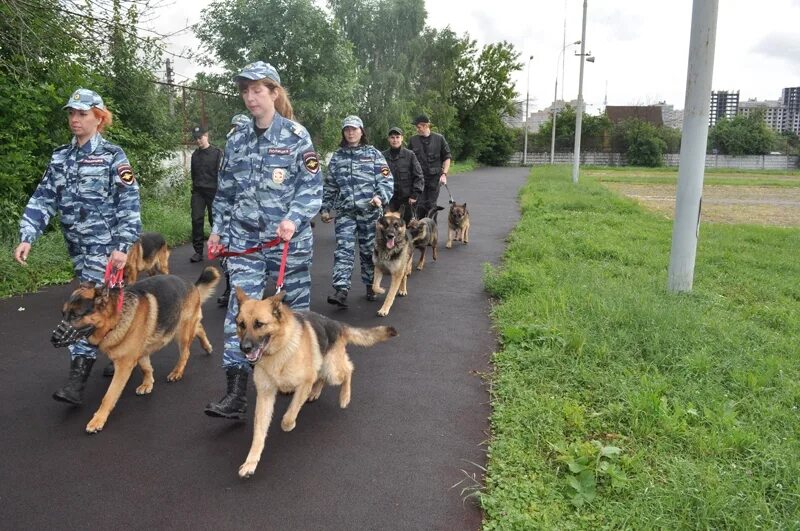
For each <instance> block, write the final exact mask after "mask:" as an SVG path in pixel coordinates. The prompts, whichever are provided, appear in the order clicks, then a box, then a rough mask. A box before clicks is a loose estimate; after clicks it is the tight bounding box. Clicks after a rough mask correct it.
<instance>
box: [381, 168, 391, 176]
mask: <svg viewBox="0 0 800 531" xmlns="http://www.w3.org/2000/svg"><path fill="white" fill-rule="evenodd" d="M390 173H392V172H391V171H389V166H381V175H383V176H384V177H388V176H389V174H390Z"/></svg>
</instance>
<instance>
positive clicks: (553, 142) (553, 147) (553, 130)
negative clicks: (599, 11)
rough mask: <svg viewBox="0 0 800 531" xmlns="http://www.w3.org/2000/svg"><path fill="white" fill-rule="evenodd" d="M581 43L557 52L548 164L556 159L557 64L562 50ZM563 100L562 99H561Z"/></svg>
mask: <svg viewBox="0 0 800 531" xmlns="http://www.w3.org/2000/svg"><path fill="white" fill-rule="evenodd" d="M580 43H581V41H575V42H571V43H569V44H565V45H564V46H562V47H561V51H560V52H558V59H556V83H555V88H554V89H553V127H552V128H551V131H550V133H551V135H550V164H553V162H554V161H555V158H556V114H558V110H557V109H556V101H558V62H559V61H560V60H561V56H562V54H563V53H564V50H566V49H567V48H569V47H570V46H575V45H578V44H580ZM561 75H562V76H563V75H564V70H563V69H562V70H561ZM561 90H562V91H563V90H564V82H563V80H562V82H561ZM562 99H563V98H562Z"/></svg>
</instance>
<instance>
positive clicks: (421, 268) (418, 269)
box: [417, 258, 436, 271]
mask: <svg viewBox="0 0 800 531" xmlns="http://www.w3.org/2000/svg"><path fill="white" fill-rule="evenodd" d="M434 260H436V258H434ZM424 267H425V266H417V271H422V270H423V269H424Z"/></svg>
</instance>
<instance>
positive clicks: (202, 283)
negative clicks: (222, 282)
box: [194, 266, 220, 304]
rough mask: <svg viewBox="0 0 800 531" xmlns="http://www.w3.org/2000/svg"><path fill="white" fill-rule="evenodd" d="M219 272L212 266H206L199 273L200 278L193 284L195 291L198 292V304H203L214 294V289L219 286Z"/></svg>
mask: <svg viewBox="0 0 800 531" xmlns="http://www.w3.org/2000/svg"><path fill="white" fill-rule="evenodd" d="M219 278H220V274H219V270H218V269H217V268H216V267H214V266H208V267H206V268H205V269H203V272H202V273H200V278H198V279H197V282H195V283H194V285H195V286H197V291H199V292H200V303H201V304H202V303H204V302H206V301H207V300H208V298H209V297H211V294H212V293H214V288H215V287H217V284H219Z"/></svg>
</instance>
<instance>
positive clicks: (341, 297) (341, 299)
mask: <svg viewBox="0 0 800 531" xmlns="http://www.w3.org/2000/svg"><path fill="white" fill-rule="evenodd" d="M328 304H335V305H336V306H339V307H341V308H347V290H346V289H337V290H336V293H334V294H333V295H328Z"/></svg>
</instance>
